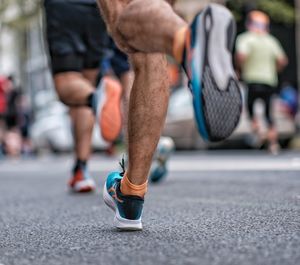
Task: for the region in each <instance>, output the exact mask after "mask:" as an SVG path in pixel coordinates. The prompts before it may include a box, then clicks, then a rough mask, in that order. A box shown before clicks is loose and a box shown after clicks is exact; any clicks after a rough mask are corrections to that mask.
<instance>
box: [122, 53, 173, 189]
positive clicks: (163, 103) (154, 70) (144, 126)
mask: <svg viewBox="0 0 300 265" xmlns="http://www.w3.org/2000/svg"><path fill="white" fill-rule="evenodd" d="M131 60H132V63H133V66H134V72H135V80H134V84H133V87H132V91H131V94H130V103H129V116H128V156H129V165H128V171H127V177H128V179H129V181H130V182H131V183H133V184H135V185H141V184H144V183H145V182H146V181H147V177H148V173H149V169H150V166H151V161H152V157H153V154H154V152H155V149H156V146H157V143H158V141H159V138H160V135H161V130H162V127H163V124H164V121H165V117H166V112H167V107H168V100H169V80H168V73H167V61H166V58H165V55H162V54H141V53H138V54H134V55H132V56H131ZM145 147H146V148H145Z"/></svg>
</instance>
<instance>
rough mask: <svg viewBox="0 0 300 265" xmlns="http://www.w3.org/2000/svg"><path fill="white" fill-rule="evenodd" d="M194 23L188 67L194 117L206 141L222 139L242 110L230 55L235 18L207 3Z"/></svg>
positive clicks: (234, 124) (236, 120)
mask: <svg viewBox="0 0 300 265" xmlns="http://www.w3.org/2000/svg"><path fill="white" fill-rule="evenodd" d="M195 23H197V27H196V30H197V33H196V36H197V37H196V40H195V41H196V43H195V48H194V51H193V59H192V68H191V70H192V80H191V85H192V93H193V105H194V111H195V118H196V122H197V126H198V129H199V132H200V134H201V135H202V137H203V138H204V139H205V140H208V141H212V142H217V141H222V140H225V139H226V138H228V137H229V136H230V135H231V134H232V132H233V131H234V130H235V128H236V126H237V124H238V122H239V119H240V116H241V112H242V96H241V92H240V88H239V84H238V80H237V78H236V75H235V72H234V70H233V66H232V54H231V51H232V46H233V43H234V37H235V31H236V30H235V28H236V26H235V21H234V19H233V17H232V15H231V13H230V12H229V11H228V10H227V9H226V8H224V7H222V6H220V5H217V4H210V5H209V6H208V7H207V8H205V9H204V10H203V11H202V12H201V14H199V15H198V18H197V21H196V22H195ZM199 58H204V60H199ZM196 59H198V60H196ZM200 78H201V79H200Z"/></svg>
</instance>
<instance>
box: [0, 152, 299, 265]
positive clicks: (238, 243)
mask: <svg viewBox="0 0 300 265" xmlns="http://www.w3.org/2000/svg"><path fill="white" fill-rule="evenodd" d="M117 161H118V158H107V157H105V156H103V155H97V156H95V157H94V158H93V160H92V161H91V163H90V168H91V170H92V173H93V176H95V179H96V181H97V184H98V190H97V192H96V193H94V194H91V195H75V194H72V193H70V192H68V190H67V188H66V182H67V180H68V177H69V168H70V167H71V165H72V159H71V157H70V156H60V157H51V156H45V157H43V158H39V159H36V160H25V161H20V160H9V161H8V160H6V161H3V160H2V161H0V264H1V265H69V264H70V265H77V264H78V265H84V264H103V265H104V264H109V265H114V264H118V265H123V264H124V265H125V264H130V265H131V264H132V265H135V264H143V265H148V264H155V265H158V264H163V265H168V264H176V265H177V264H179V265H181V264H187V265H189V264H197V265H202V264H205V265H206V264H207V265H215V264H220V265H227V264H228V265H235V264H237V265H246V264H249V265H250V264H251V265H253V264H257V265H259V264H261V265H269V264H270V265H277V264H278V265H286V264H291V265H296V264H300V154H299V153H289V152H287V153H284V154H282V155H280V156H278V157H271V156H268V155H267V154H266V153H260V152H228V151H222V152H221V151H212V152H194V153H192V152H186V153H177V154H175V156H174V157H173V158H172V160H171V161H170V169H171V172H170V175H169V177H168V179H167V180H166V181H164V182H163V183H161V184H159V185H155V186H154V185H152V186H151V187H150V189H149V192H148V196H147V198H146V199H147V200H146V204H145V211H144V218H143V223H144V230H143V231H142V232H118V231H117V230H115V229H114V228H113V227H112V220H113V214H112V212H111V210H110V209H108V208H107V207H106V206H105V205H104V203H103V201H102V186H103V184H104V180H105V175H106V174H107V172H108V171H109V170H111V169H114V168H117Z"/></svg>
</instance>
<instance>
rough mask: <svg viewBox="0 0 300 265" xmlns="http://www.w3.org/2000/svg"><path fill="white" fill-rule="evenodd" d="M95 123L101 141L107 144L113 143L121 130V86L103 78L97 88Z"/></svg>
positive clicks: (110, 79) (108, 78)
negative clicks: (97, 124) (96, 122)
mask: <svg viewBox="0 0 300 265" xmlns="http://www.w3.org/2000/svg"><path fill="white" fill-rule="evenodd" d="M97 94H98V99H99V102H98V107H97V113H96V117H97V121H98V123H99V126H100V131H101V135H102V137H103V139H104V140H105V141H107V142H113V141H115V140H116V139H117V138H118V136H119V134H120V132H121V128H122V116H121V106H120V104H121V94H122V87H121V84H120V83H119V82H118V81H116V80H114V79H112V78H110V77H104V78H103V79H102V80H101V82H100V85H99V87H98V91H97Z"/></svg>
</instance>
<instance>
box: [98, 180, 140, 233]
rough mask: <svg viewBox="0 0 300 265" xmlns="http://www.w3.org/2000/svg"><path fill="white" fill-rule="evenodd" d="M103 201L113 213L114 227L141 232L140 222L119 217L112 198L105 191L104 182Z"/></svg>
mask: <svg viewBox="0 0 300 265" xmlns="http://www.w3.org/2000/svg"><path fill="white" fill-rule="evenodd" d="M103 199H104V202H105V204H106V205H107V206H108V207H109V208H110V209H111V210H113V212H114V213H115V218H114V226H115V227H116V228H117V229H119V230H122V231H140V230H143V225H142V220H141V218H140V219H139V220H128V219H125V218H123V217H121V216H120V214H119V210H118V208H117V206H116V204H115V201H114V200H113V198H112V197H111V196H110V195H109V193H108V192H107V189H106V182H105V184H104V187H103Z"/></svg>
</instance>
